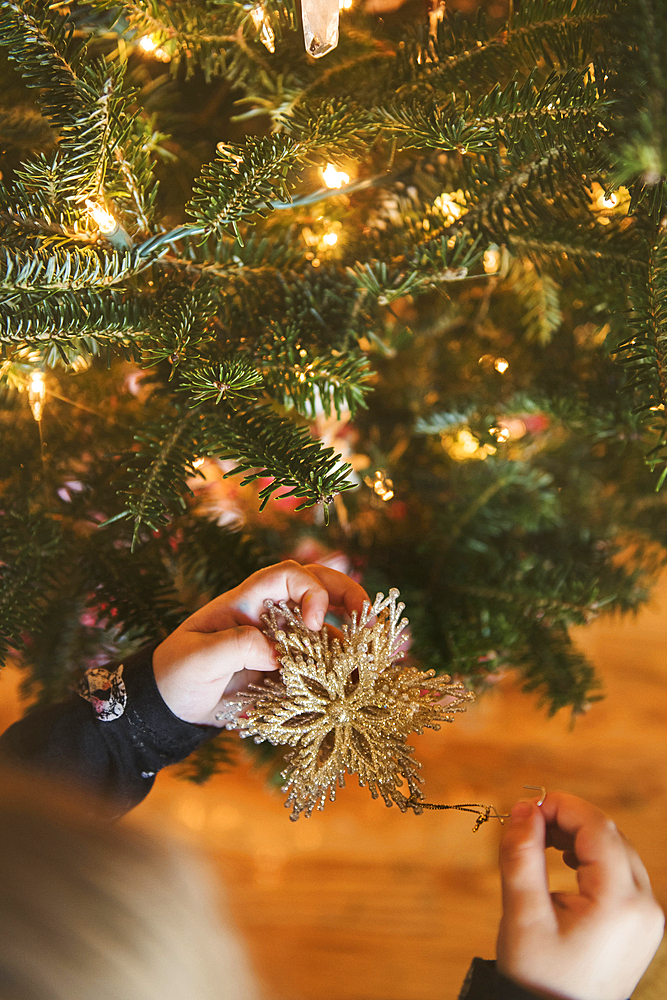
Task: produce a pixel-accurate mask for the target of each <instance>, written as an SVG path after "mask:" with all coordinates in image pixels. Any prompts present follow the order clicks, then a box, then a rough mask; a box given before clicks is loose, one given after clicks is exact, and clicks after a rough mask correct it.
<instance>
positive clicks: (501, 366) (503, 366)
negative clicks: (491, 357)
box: [493, 358, 510, 375]
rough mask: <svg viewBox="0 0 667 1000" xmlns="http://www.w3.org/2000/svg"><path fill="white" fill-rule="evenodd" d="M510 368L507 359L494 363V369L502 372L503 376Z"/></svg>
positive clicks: (500, 359)
mask: <svg viewBox="0 0 667 1000" xmlns="http://www.w3.org/2000/svg"><path fill="white" fill-rule="evenodd" d="M509 366H510V363H509V361H506V360H505V358H496V360H495V361H494V362H493V367H494V368H495V369H496V371H497V372H500V374H501V375H504V374H505V372H506V371H507V369H508V368H509Z"/></svg>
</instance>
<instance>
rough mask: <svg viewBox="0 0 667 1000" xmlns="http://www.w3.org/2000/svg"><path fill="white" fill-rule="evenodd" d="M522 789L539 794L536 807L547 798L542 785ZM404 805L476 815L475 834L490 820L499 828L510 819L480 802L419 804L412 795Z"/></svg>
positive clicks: (492, 807) (527, 786)
mask: <svg viewBox="0 0 667 1000" xmlns="http://www.w3.org/2000/svg"><path fill="white" fill-rule="evenodd" d="M523 787H524V788H532V789H534V790H535V791H536V792H540V793H541V794H540V798H539V800H538V802H537V805H538V807H539V806H541V805H542V803H543V802H544V800H545V799H546V797H547V790H546V788H545V787H544V785H524V786H523ZM406 805H407V806H408V807H409V808H411V809H415V811H416V809H417V808H419V809H457V810H458V811H459V812H469V813H476V814H477V819H476V821H475V825H474V826H473V828H472V832H473V833H477V831H478V830H479V828H480V826H481V825H482V824H483V823H487V822H488V821H489V820H490V819H497V820H498V821H499V822H500V824H501V826H504V825H505V820H506V819H509V818H510V815H511V814H510V813H499V812H498V810H497V809H496V807H495V806H484V805H482V804H481V802H462V803H460V804H457V805H440V804H439V803H435V802H421V801H420V800H419V799H418V798H417V797H416V796H414V795H412V796H410V798H409V799H408V800H407V803H406Z"/></svg>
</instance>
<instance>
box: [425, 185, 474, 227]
mask: <svg viewBox="0 0 667 1000" xmlns="http://www.w3.org/2000/svg"><path fill="white" fill-rule="evenodd" d="M465 207H466V200H465V195H464V193H463V191H462V190H461V188H459V189H458V191H443V192H442V194H439V195H438V197H437V198H436V199H435V201H434V202H433V208H434V209H435V210H436V211H437V212H440V213H441V214H442V215H443V216H444V220H445V223H446V224H447V225H448V226H451V225H452V224H453V223H454V222H456V221H457V220H458V219H460V218H461V216H462V215H463V212H464V211H465Z"/></svg>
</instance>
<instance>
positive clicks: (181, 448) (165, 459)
mask: <svg viewBox="0 0 667 1000" xmlns="http://www.w3.org/2000/svg"><path fill="white" fill-rule="evenodd" d="M202 420H203V416H202V415H201V414H199V413H198V412H197V411H194V412H193V411H190V412H187V413H182V412H181V411H179V410H177V411H176V412H175V413H174V414H173V415H172V416H171V417H169V418H163V419H162V420H159V421H158V422H156V423H152V424H148V425H147V426H146V427H145V428H143V429H142V430H141V431H140V432H139V433H138V434H137V435H136V436H135V440H136V441H137V442H138V444H139V446H140V447H139V450H138V451H136V452H133V453H132V454H131V456H128V463H127V472H126V475H125V477H124V480H123V482H122V485H121V487H120V489H119V490H118V493H119V495H120V496H125V497H127V499H126V501H125V508H124V510H123V511H122V512H121V513H120V514H117V515H116V516H115V517H113V518H111V519H110V520H109V521H106V522H105V524H110V523H112V522H113V521H118V520H124V519H127V518H130V519H131V520H132V522H133V525H134V529H133V535H132V551H134V549H135V548H136V545H137V542H138V541H139V538H140V533H141V530H142V528H144V527H148V528H150V529H151V530H152V531H157V530H158V529H159V528H161V527H162V526H163V525H165V524H167V522H168V521H169V515H170V514H177V513H182V512H183V511H184V510H185V499H184V497H185V495H188V494H189V495H190V496H192V490H190V489H189V487H188V486H187V479H189V478H192V477H193V476H196V475H198V472H197V470H196V469H195V467H194V465H193V463H194V461H195V460H196V458H197V457H198V455H199V454H201V450H200V449H199V450H198V445H199V442H200V440H201V438H202V429H203V427H202Z"/></svg>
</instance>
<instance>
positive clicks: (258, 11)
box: [251, 4, 276, 52]
mask: <svg viewBox="0 0 667 1000" xmlns="http://www.w3.org/2000/svg"><path fill="white" fill-rule="evenodd" d="M251 15H252V19H253V23H254V25H255V27H256V28H257V30H258V31H259V37H260V39H261V42H262V45H263V46H264V48H265V49H268V50H269V52H275V51H276V36H275V34H274V32H273V28H272V27H271V25H270V24H269V22H268V21H267V20H266V11H265V10H264V8H263V7H262V5H261V4H258V5H257V6H256V7H253V9H252V11H251Z"/></svg>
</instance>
